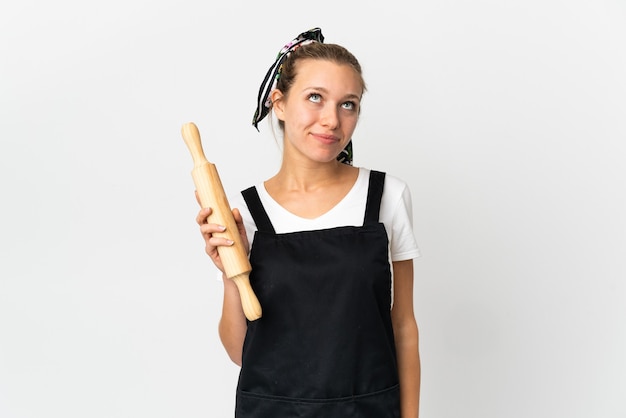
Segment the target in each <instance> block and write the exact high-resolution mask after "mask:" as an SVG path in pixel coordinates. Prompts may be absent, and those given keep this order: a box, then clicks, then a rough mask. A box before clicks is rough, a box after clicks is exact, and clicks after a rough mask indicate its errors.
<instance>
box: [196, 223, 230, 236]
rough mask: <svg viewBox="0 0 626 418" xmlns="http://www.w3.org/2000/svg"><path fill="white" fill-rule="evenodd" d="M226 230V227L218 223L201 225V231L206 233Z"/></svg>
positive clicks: (210, 233)
mask: <svg viewBox="0 0 626 418" xmlns="http://www.w3.org/2000/svg"><path fill="white" fill-rule="evenodd" d="M224 231H226V227H225V226H223V225H218V224H202V225H200V232H201V233H202V234H204V235H212V234H215V233H217V232H224Z"/></svg>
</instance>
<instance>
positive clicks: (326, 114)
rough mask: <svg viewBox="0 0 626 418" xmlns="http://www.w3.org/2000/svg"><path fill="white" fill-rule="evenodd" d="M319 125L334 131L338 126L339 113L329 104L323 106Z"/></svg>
mask: <svg viewBox="0 0 626 418" xmlns="http://www.w3.org/2000/svg"><path fill="white" fill-rule="evenodd" d="M320 123H321V124H322V125H323V126H325V127H328V128H329V129H335V128H337V127H338V126H339V112H338V111H337V108H336V106H334V105H331V104H328V105H326V106H324V108H323V109H322V112H321V115H320Z"/></svg>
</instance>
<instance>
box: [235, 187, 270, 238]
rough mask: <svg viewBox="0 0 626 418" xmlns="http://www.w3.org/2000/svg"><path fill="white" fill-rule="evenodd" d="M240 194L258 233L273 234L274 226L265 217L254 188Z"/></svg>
mask: <svg viewBox="0 0 626 418" xmlns="http://www.w3.org/2000/svg"><path fill="white" fill-rule="evenodd" d="M241 194H242V195H243V200H245V201H246V205H248V209H249V210H250V214H251V215H252V219H254V223H255V224H256V227H257V229H258V230H259V231H260V232H270V233H272V234H275V233H276V232H275V230H274V225H272V222H271V221H270V217H269V216H267V212H266V211H265V208H264V207H263V204H262V203H261V199H260V198H259V192H257V190H256V187H254V186H252V187H249V188H247V189H246V190H244V191H243V192H241Z"/></svg>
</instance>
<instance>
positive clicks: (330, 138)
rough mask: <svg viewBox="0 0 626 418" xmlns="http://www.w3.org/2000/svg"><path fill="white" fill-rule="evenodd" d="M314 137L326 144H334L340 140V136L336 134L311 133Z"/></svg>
mask: <svg viewBox="0 0 626 418" xmlns="http://www.w3.org/2000/svg"><path fill="white" fill-rule="evenodd" d="M311 135H313V137H314V138H316V139H317V140H318V141H320V142H322V143H324V144H334V143H337V142H339V138H338V137H336V136H335V135H325V134H311Z"/></svg>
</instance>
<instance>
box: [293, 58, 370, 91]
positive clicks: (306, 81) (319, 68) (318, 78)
mask: <svg viewBox="0 0 626 418" xmlns="http://www.w3.org/2000/svg"><path fill="white" fill-rule="evenodd" d="M294 84H295V86H298V87H297V89H306V88H310V87H322V88H326V89H329V90H347V91H349V93H350V94H356V95H358V96H361V94H362V93H363V81H362V78H361V76H360V75H359V73H358V72H357V71H356V70H355V69H354V68H353V67H351V66H350V65H348V64H338V63H336V62H334V61H328V60H319V59H308V58H307V59H303V60H300V61H298V63H297V66H296V77H295V80H294Z"/></svg>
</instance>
